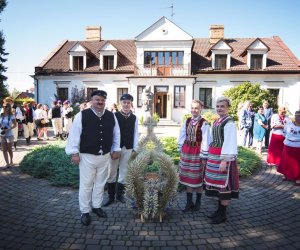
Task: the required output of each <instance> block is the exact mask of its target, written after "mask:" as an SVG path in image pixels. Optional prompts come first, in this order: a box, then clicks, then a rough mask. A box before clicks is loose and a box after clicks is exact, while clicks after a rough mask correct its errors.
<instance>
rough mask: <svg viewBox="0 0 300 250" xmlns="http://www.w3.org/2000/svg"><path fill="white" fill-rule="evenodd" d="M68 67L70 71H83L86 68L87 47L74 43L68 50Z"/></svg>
mask: <svg viewBox="0 0 300 250" xmlns="http://www.w3.org/2000/svg"><path fill="white" fill-rule="evenodd" d="M68 54H69V55H70V56H69V58H70V60H69V61H70V69H71V70H72V71H83V70H85V69H86V58H87V49H86V48H85V47H83V46H82V45H81V44H80V43H79V42H78V43H76V44H75V45H74V46H73V47H72V48H71V49H70V50H69V51H68Z"/></svg>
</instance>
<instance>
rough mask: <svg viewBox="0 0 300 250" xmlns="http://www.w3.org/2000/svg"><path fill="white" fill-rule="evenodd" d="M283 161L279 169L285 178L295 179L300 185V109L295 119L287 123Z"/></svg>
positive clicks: (284, 132) (284, 131)
mask: <svg viewBox="0 0 300 250" xmlns="http://www.w3.org/2000/svg"><path fill="white" fill-rule="evenodd" d="M283 134H284V136H285V139H284V142H283V143H284V146H283V151H282V156H281V161H280V164H279V166H278V169H277V171H278V172H279V173H281V174H283V175H284V177H283V179H284V180H286V179H287V180H293V181H295V182H296V185H300V110H298V111H296V113H295V121H294V122H289V123H287V124H286V126H285V127H284V130H283Z"/></svg>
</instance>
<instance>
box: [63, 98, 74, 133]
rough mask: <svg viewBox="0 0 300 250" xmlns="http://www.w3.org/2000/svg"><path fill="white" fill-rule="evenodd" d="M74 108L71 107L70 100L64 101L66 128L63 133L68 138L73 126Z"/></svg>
mask: <svg viewBox="0 0 300 250" xmlns="http://www.w3.org/2000/svg"><path fill="white" fill-rule="evenodd" d="M72 113H73V108H72V107H71V105H70V102H69V101H68V100H66V101H64V103H63V119H64V127H63V131H64V134H65V137H66V138H68V136H69V133H70V129H71V126H72V121H73V115H72Z"/></svg>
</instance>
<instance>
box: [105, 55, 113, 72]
mask: <svg viewBox="0 0 300 250" xmlns="http://www.w3.org/2000/svg"><path fill="white" fill-rule="evenodd" d="M112 69H114V56H103V70H112Z"/></svg>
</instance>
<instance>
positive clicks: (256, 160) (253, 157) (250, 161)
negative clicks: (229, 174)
mask: <svg viewBox="0 0 300 250" xmlns="http://www.w3.org/2000/svg"><path fill="white" fill-rule="evenodd" d="M237 161H238V167H239V174H240V176H249V175H251V174H252V173H253V172H254V171H255V170H256V169H257V168H259V167H260V166H261V159H260V157H259V156H258V155H257V154H256V153H255V152H254V151H252V150H251V149H248V148H244V147H238V157H237Z"/></svg>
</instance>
